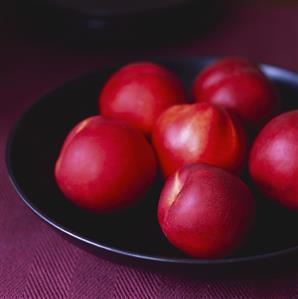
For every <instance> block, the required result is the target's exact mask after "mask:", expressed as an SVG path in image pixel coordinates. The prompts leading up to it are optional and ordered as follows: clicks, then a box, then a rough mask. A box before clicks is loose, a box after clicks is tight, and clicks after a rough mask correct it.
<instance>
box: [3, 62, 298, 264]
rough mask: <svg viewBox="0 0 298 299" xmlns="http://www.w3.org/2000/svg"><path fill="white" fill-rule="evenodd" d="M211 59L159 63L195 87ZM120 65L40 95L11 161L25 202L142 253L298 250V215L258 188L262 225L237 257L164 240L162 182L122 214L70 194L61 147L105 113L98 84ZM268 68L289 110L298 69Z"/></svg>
mask: <svg viewBox="0 0 298 299" xmlns="http://www.w3.org/2000/svg"><path fill="white" fill-rule="evenodd" d="M210 61H212V59H190V60H179V61H176V60H173V61H159V62H160V63H162V64H163V65H165V66H166V67H168V68H169V69H171V70H172V71H174V72H176V73H177V74H178V75H179V77H180V78H182V79H183V80H184V83H185V86H186V87H187V88H188V89H189V88H190V84H191V82H192V80H193V78H194V77H195V75H196V74H197V72H198V71H199V70H200V69H202V68H203V67H204V66H206V65H207V64H208V63H210ZM119 67H120V66H119V65H118V66H116V67H112V68H110V69H107V70H97V71H94V72H92V73H90V74H88V75H85V76H82V77H80V78H78V79H76V80H73V81H71V82H68V83H66V84H65V85H63V86H62V87H60V88H58V89H56V90H55V91H53V92H51V93H49V94H48V95H46V96H44V97H43V98H42V99H40V100H39V101H37V102H36V103H35V104H34V105H33V107H31V108H30V109H29V110H28V111H27V112H26V113H25V114H24V115H23V117H22V118H21V120H20V121H19V122H18V123H17V125H16V127H15V129H14V131H13V132H12V134H11V137H10V140H9V143H8V146H7V165H8V171H9V175H10V177H11V179H12V182H13V184H14V185H15V187H16V189H17V191H18V192H19V194H20V196H21V198H22V199H23V200H24V202H25V203H26V204H27V205H28V206H29V207H30V208H31V209H32V210H33V211H34V212H35V213H36V214H38V215H39V216H40V217H41V218H43V219H44V220H45V221H46V222H48V223H49V224H50V225H52V226H54V227H56V228H58V230H60V231H62V232H64V233H66V234H67V235H69V236H71V237H73V238H74V239H76V240H78V241H81V243H82V244H83V243H84V244H89V245H90V246H91V247H92V248H95V249H96V248H100V249H103V250H104V251H106V252H107V253H111V252H113V253H116V254H120V255H124V256H130V257H133V258H138V259H142V260H149V261H159V262H166V263H181V264H206V263H211V264H222V263H237V262H243V261H251V260H254V259H263V258H268V257H272V256H278V255H283V254H286V253H288V252H293V251H296V252H297V250H298V235H297V224H298V221H297V218H298V217H297V214H296V213H294V212H291V211H288V210H286V209H283V208H282V207H279V206H277V205H275V204H272V203H270V202H269V201H266V200H265V199H263V198H262V197H261V196H260V195H258V194H256V197H257V198H256V199H257V202H258V212H257V220H256V227H255V229H254V230H253V231H252V233H251V237H250V238H249V239H248V240H247V243H246V244H244V245H243V248H241V249H240V250H239V251H238V252H236V253H235V254H234V255H233V256H231V257H228V258H225V259H219V260H197V259H191V258H187V257H186V256H184V255H183V254H182V253H180V252H179V251H177V250H176V249H174V248H173V247H172V246H171V245H170V244H169V243H168V242H167V241H166V240H165V238H164V236H163V235H162V233H161V231H160V229H159V226H158V223H157V219H156V204H157V200H158V195H159V191H160V183H157V184H156V187H155V189H154V190H153V191H152V193H151V194H148V197H147V198H146V199H145V200H144V201H143V202H142V203H141V204H139V205H138V206H136V207H134V208H132V209H130V210H128V211H125V212H122V213H119V214H117V215H109V216H97V215H93V214H91V213H88V212H85V211H83V210H80V209H79V208H77V207H76V206H74V205H73V204H71V203H70V202H69V201H68V200H66V199H65V198H64V196H63V195H62V194H61V192H60V191H59V190H58V188H57V186H56V184H55V181H54V177H53V167H54V163H55V160H56V158H57V155H58V152H59V150H60V147H61V145H62V143H63V140H64V138H65V136H66V135H67V133H68V132H69V130H70V129H71V128H72V127H73V126H74V125H75V124H76V123H77V122H79V121H80V120H82V119H84V118H85V117H88V116H91V115H94V114H97V113H98V110H97V98H98V94H99V91H100V89H101V87H102V85H103V83H104V82H105V81H106V79H107V78H108V77H109V75H110V74H111V73H112V72H113V71H114V70H115V69H117V68H119ZM262 68H263V69H264V71H265V73H266V74H267V75H268V76H269V77H270V78H271V79H272V80H273V81H274V83H275V84H276V86H277V88H278V90H279V92H280V94H281V97H282V102H283V109H284V110H289V109H294V108H297V107H298V75H296V74H294V73H292V72H289V71H286V70H282V69H279V68H276V67H272V66H265V65H263V66H262Z"/></svg>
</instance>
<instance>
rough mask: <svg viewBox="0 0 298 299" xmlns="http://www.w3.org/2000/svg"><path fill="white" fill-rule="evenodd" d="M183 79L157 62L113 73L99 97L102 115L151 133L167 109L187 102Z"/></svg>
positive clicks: (129, 67) (136, 65)
mask: <svg viewBox="0 0 298 299" xmlns="http://www.w3.org/2000/svg"><path fill="white" fill-rule="evenodd" d="M185 98H186V95H185V92H184V90H183V86H182V83H181V82H180V80H179V79H178V78H177V77H176V76H175V75H174V74H173V73H171V72H170V71H168V70H167V69H165V68H164V67H162V66H159V65H157V64H154V63H149V62H141V63H132V64H129V65H126V66H124V67H122V68H121V69H120V70H119V71H117V72H116V73H114V74H113V75H112V76H111V78H110V79H109V80H108V81H107V83H106V84H105V85H104V87H103V89H102V91H101V93H100V96H99V106H100V111H101V114H103V115H105V116H109V117H113V118H117V119H121V120H125V121H127V122H128V123H129V124H130V125H131V126H133V127H135V128H137V129H139V130H141V131H142V132H143V133H145V134H150V133H151V130H152V127H153V125H154V123H155V122H156V120H157V118H158V117H159V115H160V114H161V113H162V112H163V111H164V110H165V109H167V108H168V107H170V106H172V105H175V104H179V103H182V102H183V101H185Z"/></svg>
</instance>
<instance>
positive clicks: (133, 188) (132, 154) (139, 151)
mask: <svg viewBox="0 0 298 299" xmlns="http://www.w3.org/2000/svg"><path fill="white" fill-rule="evenodd" d="M156 171H157V163H156V158H155V154H154V151H153V148H152V147H151V145H150V144H149V143H148V142H147V140H146V138H145V137H144V136H143V135H142V134H141V133H140V132H139V131H137V130H136V129H133V128H131V127H130V126H128V125H127V124H126V123H124V122H122V121H119V120H114V119H111V118H107V117H103V116H92V117H89V118H87V119H85V120H83V121H81V122H80V123H79V124H77V125H76V126H75V127H74V128H73V129H72V130H71V132H70V133H69V135H68V136H67V138H66V139H65V141H64V144H63V147H62V149H61V151H60V154H59V157H58V159H57V161H56V164H55V178H56V182H57V185H58V186H59V188H60V190H61V191H62V193H63V194H64V195H65V196H66V197H67V198H68V199H69V200H70V201H72V202H73V203H74V204H76V205H78V206H80V207H82V208H84V209H87V210H89V211H92V212H96V213H106V212H114V211H117V210H120V209H123V208H126V207H128V206H131V205H133V204H134V203H136V202H138V201H139V200H140V199H142V197H143V196H144V195H145V193H146V192H147V191H148V190H149V189H150V187H151V185H152V184H153V182H154V179H155V176H156Z"/></svg>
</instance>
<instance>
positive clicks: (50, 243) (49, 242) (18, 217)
mask: <svg viewBox="0 0 298 299" xmlns="http://www.w3.org/2000/svg"><path fill="white" fill-rule="evenodd" d="M10 30H11V29H10ZM10 30H9V29H8V31H7V32H8V33H9V32H10ZM11 31H12V30H11ZM1 45H2V46H1V47H0V51H1V52H0V53H1V56H0V59H1V60H0V103H1V109H0V120H1V124H0V155H1V156H0V157H1V158H0V298H4V299H5V298H49V299H59V298H177V299H178V298H179V299H180V298H270V299H273V298H276V299H282V298H285V299H290V298H298V281H297V280H298V276H297V271H295V269H293V268H291V269H284V270H283V271H282V272H280V271H279V270H276V271H274V270H272V271H270V272H269V273H267V274H266V275H265V274H262V273H258V272H257V271H256V272H249V273H245V271H243V273H239V272H238V273H237V274H235V275H233V274H230V275H229V276H226V275H222V276H216V277H212V276H210V277H208V278H207V277H206V278H204V276H203V277H202V275H201V276H200V277H196V276H193V277H185V276H184V275H182V274H181V275H180V274H169V273H168V274H167V273H159V272H150V271H148V270H145V269H141V268H138V269H134V268H130V267H127V266H123V265H119V264H116V263H112V262H109V261H106V260H104V259H102V258H100V257H97V256H94V255H92V254H90V253H87V252H86V251H84V250H82V249H80V248H78V247H76V246H75V245H73V244H71V243H69V242H68V241H66V240H64V239H63V238H62V237H61V236H60V235H58V234H57V233H56V232H54V231H53V230H52V229H51V228H49V227H48V226H47V225H46V224H45V223H43V222H42V221H41V220H39V219H38V218H37V217H36V216H35V215H33V213H32V212H31V211H30V210H29V209H28V208H27V207H25V205H24V204H23V203H22V202H21V201H20V199H19V198H18V196H17V194H16V192H15V191H14V190H13V188H12V186H11V184H10V182H9V179H8V176H7V171H6V167H5V164H4V150H5V144H6V138H7V135H8V132H9V129H10V128H11V126H12V125H13V123H14V122H15V121H16V119H17V118H18V117H19V116H20V115H21V113H22V112H23V110H24V109H25V108H27V107H28V106H29V105H30V104H31V103H32V102H33V101H35V100H36V99H37V98H38V97H40V96H41V95H42V94H44V93H45V92H47V91H49V90H51V89H52V88H54V87H56V86H57V85H59V84H61V83H63V82H64V81H65V80H66V79H69V78H72V77H75V76H77V75H79V74H81V73H84V72H88V71H89V70H90V69H94V68H95V67H96V66H102V65H103V64H105V65H107V64H108V63H109V62H114V63H115V62H120V61H121V60H122V59H124V58H125V59H127V58H132V59H136V60H137V59H143V58H146V57H148V56H149V55H150V56H154V55H158V56H166V57H185V56H186V57H191V56H202V55H243V56H246V57H249V58H251V59H254V60H257V61H262V62H266V63H271V64H275V65H279V66H281V67H286V68H290V69H292V70H295V71H298V6H291V7H286V6H280V7H271V8H262V7H254V8H252V7H250V8H239V9H237V10H235V11H234V13H232V14H231V15H230V16H229V18H227V19H225V20H224V21H223V22H222V23H221V24H220V25H219V27H217V29H216V30H214V31H211V32H210V33H209V34H208V35H206V36H204V37H201V38H198V39H197V40H195V41H192V42H189V43H184V44H183V45H179V46H177V45H176V46H174V47H173V46H171V47H163V48H159V49H156V50H152V49H151V50H142V51H141V50H135V51H132V50H130V51H128V50H126V51H124V50H121V51H110V50H109V51H108V50H100V49H96V50H86V49H85V50H82V49H81V50H79V49H70V48H68V47H64V46H62V45H61V44H59V43H37V42H34V41H29V40H25V39H19V40H17V39H15V38H14V37H13V35H10V34H5V36H4V37H2V38H1Z"/></svg>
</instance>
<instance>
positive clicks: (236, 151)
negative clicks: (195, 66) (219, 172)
mask: <svg viewBox="0 0 298 299" xmlns="http://www.w3.org/2000/svg"><path fill="white" fill-rule="evenodd" d="M152 137H153V138H152V140H153V144H154V147H155V149H156V151H157V154H158V158H159V161H160V165H161V168H162V170H163V173H164V175H165V176H166V177H167V176H169V175H171V174H172V173H174V172H175V171H176V170H177V169H179V168H180V167H182V166H184V165H186V164H191V163H197V162H202V163H207V164H211V165H214V166H218V167H221V168H224V169H226V170H229V171H231V172H236V173H238V172H239V171H240V170H241V169H242V167H243V164H244V162H245V158H246V151H247V144H246V140H247V138H246V134H245V131H244V130H243V128H242V127H241V125H240V123H238V122H236V121H235V120H234V119H233V118H232V117H231V115H229V114H228V113H227V112H226V111H224V110H223V109H221V108H219V107H216V106H214V105H211V104H209V103H207V102H204V103H197V104H185V105H176V106H173V107H171V108H169V109H168V110H166V111H165V112H164V113H163V114H162V115H161V116H160V118H159V119H158V122H157V124H156V126H155V128H154V130H153V135H152Z"/></svg>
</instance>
